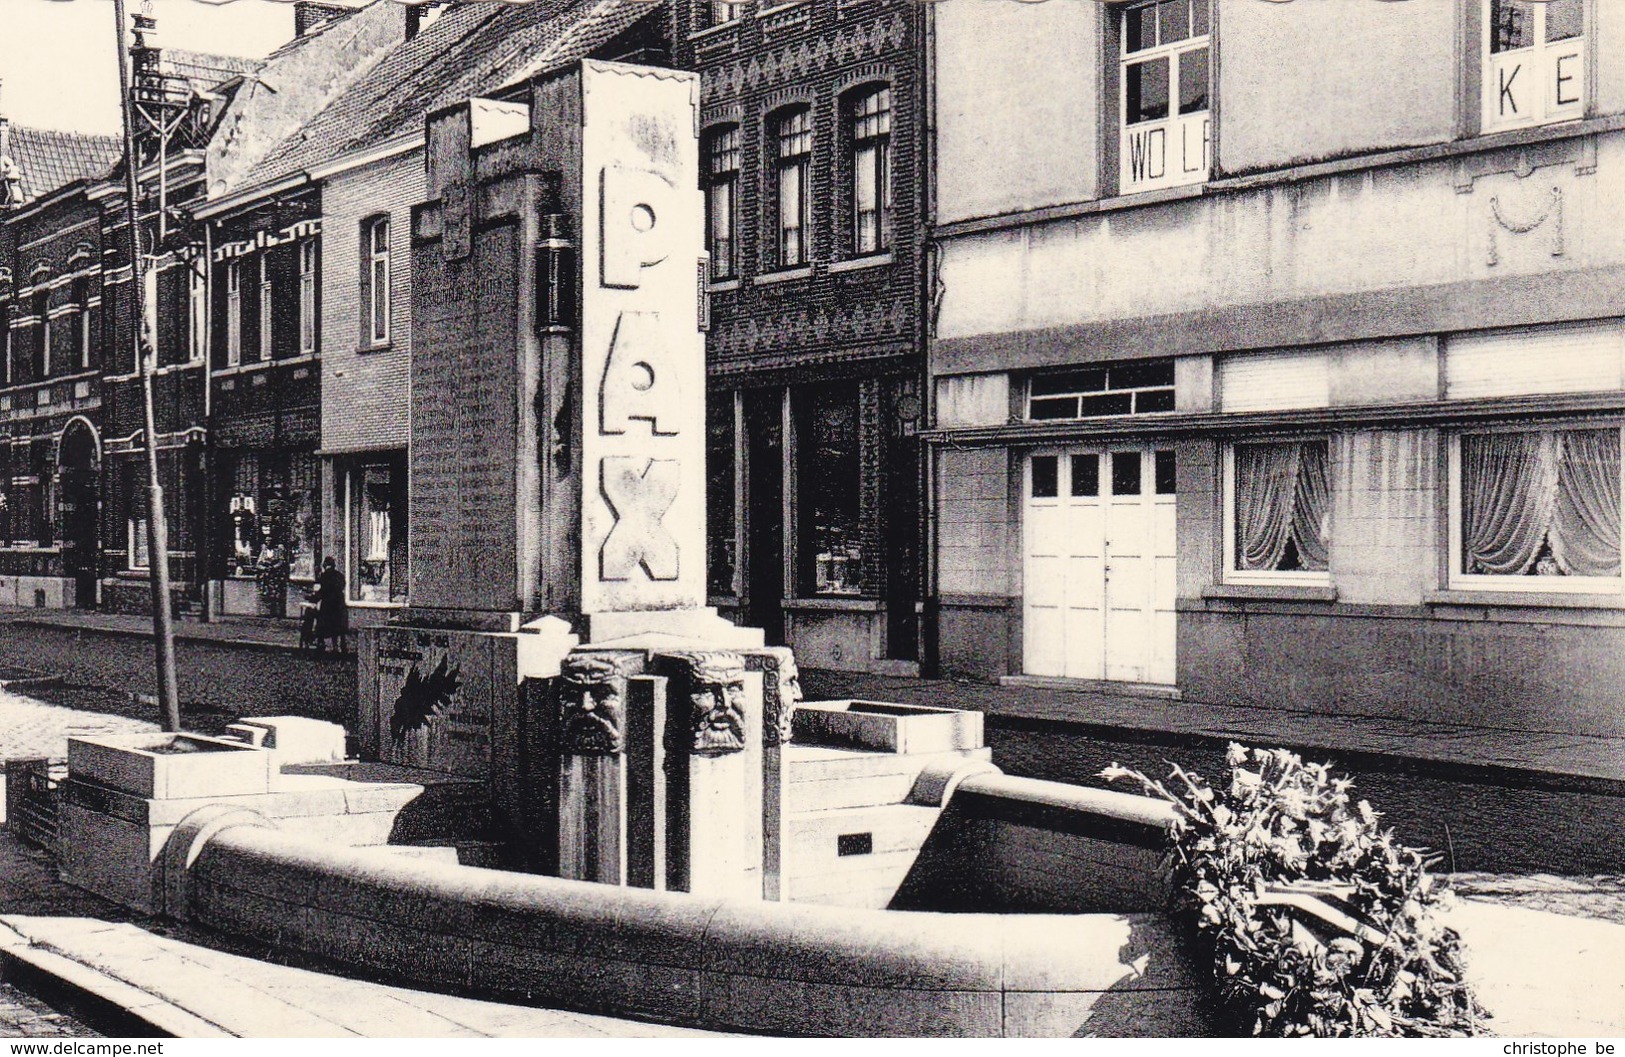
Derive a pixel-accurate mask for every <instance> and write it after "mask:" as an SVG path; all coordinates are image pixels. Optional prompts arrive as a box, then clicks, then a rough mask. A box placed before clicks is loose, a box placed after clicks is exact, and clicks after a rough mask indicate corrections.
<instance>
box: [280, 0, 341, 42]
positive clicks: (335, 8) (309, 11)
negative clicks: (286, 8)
mask: <svg viewBox="0 0 1625 1057" xmlns="http://www.w3.org/2000/svg"><path fill="white" fill-rule="evenodd" d="M349 13H350V8H348V7H346V6H344V5H343V4H318V3H314V2H313V0H298V2H297V3H295V4H294V5H293V35H294V36H296V37H302V36H304V35H305V34H307V33H309V32H310V31H311V30H313V29H315V28H316V27H317V26H319V25H321V24H322V23H323V22H327V21H329V20H330V19H334V18H337V17H338V16H340V15H347V14H349Z"/></svg>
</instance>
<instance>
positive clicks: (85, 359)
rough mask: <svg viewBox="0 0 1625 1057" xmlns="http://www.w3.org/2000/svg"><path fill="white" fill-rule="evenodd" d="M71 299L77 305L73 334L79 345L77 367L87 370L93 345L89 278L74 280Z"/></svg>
mask: <svg viewBox="0 0 1625 1057" xmlns="http://www.w3.org/2000/svg"><path fill="white" fill-rule="evenodd" d="M73 299H74V303H75V304H76V305H77V306H78V318H77V319H76V320H75V322H76V323H77V326H76V327H75V335H74V336H75V338H76V339H77V342H76V344H77V345H78V347H79V369H80V370H81V371H88V370H90V367H91V350H92V348H93V347H94V346H93V342H92V341H91V320H90V280H88V279H79V280H76V281H75V282H74V284H73Z"/></svg>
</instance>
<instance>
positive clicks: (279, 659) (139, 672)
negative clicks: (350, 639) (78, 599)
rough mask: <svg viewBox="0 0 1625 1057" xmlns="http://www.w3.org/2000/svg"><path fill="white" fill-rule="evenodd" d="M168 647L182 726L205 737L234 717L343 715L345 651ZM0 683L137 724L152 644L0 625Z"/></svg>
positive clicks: (351, 693)
mask: <svg viewBox="0 0 1625 1057" xmlns="http://www.w3.org/2000/svg"><path fill="white" fill-rule="evenodd" d="M13 614H15V611H13ZM3 619H5V618H4V617H3V616H0V620H3ZM278 632H279V633H281V634H284V636H285V637H286V638H287V640H288V642H289V643H290V644H291V643H292V641H293V639H294V636H295V635H296V634H297V633H296V632H295V631H294V630H292V629H287V630H286V631H285V632H284V631H282V629H278ZM175 652H176V669H177V672H178V674H179V679H180V699H181V713H182V719H183V722H184V725H185V726H186V727H187V728H188V729H191V730H196V731H200V732H203V733H213V732H217V731H219V730H222V729H224V727H225V726H226V724H227V723H229V722H231V721H232V720H234V719H236V718H237V717H240V716H252V715H299V716H309V717H312V718H316V719H325V720H331V721H333V722H336V723H343V722H347V721H348V720H349V718H350V717H349V712H350V708H351V706H352V703H353V701H354V700H355V678H356V676H355V658H354V656H353V655H351V656H333V655H323V656H317V655H314V654H309V653H299V652H296V651H294V650H291V649H277V648H274V647H270V648H267V647H255V646H245V645H240V644H233V643H214V642H205V641H198V640H197V639H189V638H185V637H181V638H179V639H178V641H177V642H176V651H175ZM0 680H5V681H8V682H10V684H11V686H12V688H13V689H14V690H17V691H20V692H23V693H26V694H27V695H28V696H29V697H32V698H36V699H39V700H42V701H47V702H50V703H52V704H58V705H65V706H70V707H75V708H83V709H87V710H89V711H93V712H98V713H104V714H110V715H117V716H124V717H129V718H133V719H138V720H142V721H148V720H151V719H153V718H154V717H155V716H156V715H157V711H156V707H155V706H154V705H153V704H152V703H151V701H150V700H149V699H146V698H147V697H150V695H152V694H153V693H154V688H155V686H156V682H157V680H156V678H155V675H154V670H153V654H152V646H151V642H150V640H149V639H146V638H142V637H138V636H129V635H110V634H104V633H102V632H100V631H97V630H92V629H77V628H66V627H53V626H45V625H40V624H10V625H9V626H8V625H0ZM137 695H146V697H143V696H137Z"/></svg>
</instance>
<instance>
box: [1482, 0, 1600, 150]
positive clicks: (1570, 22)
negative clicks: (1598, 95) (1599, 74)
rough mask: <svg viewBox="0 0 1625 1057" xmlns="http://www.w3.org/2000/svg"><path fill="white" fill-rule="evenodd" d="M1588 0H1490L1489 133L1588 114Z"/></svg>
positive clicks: (1486, 36)
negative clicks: (1586, 42) (1586, 23)
mask: <svg viewBox="0 0 1625 1057" xmlns="http://www.w3.org/2000/svg"><path fill="white" fill-rule="evenodd" d="M1584 6H1585V5H1584V0H1540V2H1535V0H1484V57H1485V61H1484V92H1483V96H1484V122H1483V128H1484V131H1485V132H1499V131H1500V130H1502V129H1508V128H1521V127H1523V126H1526V125H1544V124H1549V123H1551V122H1555V121H1571V120H1573V119H1575V118H1579V117H1584V116H1585V35H1584V34H1585V19H1584Z"/></svg>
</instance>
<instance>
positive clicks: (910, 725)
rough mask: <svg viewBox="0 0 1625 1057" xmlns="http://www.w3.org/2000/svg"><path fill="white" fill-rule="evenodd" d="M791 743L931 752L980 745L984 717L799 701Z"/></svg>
mask: <svg viewBox="0 0 1625 1057" xmlns="http://www.w3.org/2000/svg"><path fill="white" fill-rule="evenodd" d="M794 723H795V728H794V729H795V740H797V741H800V742H812V743H814V744H818V745H840V746H847V747H850V748H855V749H872V750H874V751H876V752H894V753H929V752H956V751H960V750H963V749H976V748H980V747H981V745H982V714H981V713H980V712H968V711H965V710H963V709H957V708H931V707H929V706H926V705H899V704H895V703H893V702H890V701H862V700H847V701H803V702H802V703H801V704H799V705H797V706H796V714H795V720H794Z"/></svg>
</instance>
